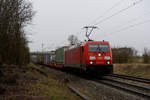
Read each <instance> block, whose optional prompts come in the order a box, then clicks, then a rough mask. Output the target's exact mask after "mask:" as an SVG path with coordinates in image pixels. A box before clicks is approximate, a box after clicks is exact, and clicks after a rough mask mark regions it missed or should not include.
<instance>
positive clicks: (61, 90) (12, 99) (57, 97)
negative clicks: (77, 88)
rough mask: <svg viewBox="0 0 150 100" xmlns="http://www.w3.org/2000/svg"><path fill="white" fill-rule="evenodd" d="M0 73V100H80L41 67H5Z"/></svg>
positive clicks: (0, 68) (1, 68) (31, 65)
mask: <svg viewBox="0 0 150 100" xmlns="http://www.w3.org/2000/svg"><path fill="white" fill-rule="evenodd" d="M0 72H1V73H0V74H2V75H1V77H0V79H1V82H0V100H80V97H78V96H76V95H75V94H74V93H72V92H71V91H70V90H69V89H68V88H67V87H66V85H65V84H64V83H63V81H62V82H60V81H57V80H56V79H55V78H53V76H52V75H51V73H49V72H48V70H46V69H44V68H42V67H40V66H36V65H33V64H30V65H27V66H24V67H20V68H18V66H15V65H11V66H8V65H3V67H0Z"/></svg>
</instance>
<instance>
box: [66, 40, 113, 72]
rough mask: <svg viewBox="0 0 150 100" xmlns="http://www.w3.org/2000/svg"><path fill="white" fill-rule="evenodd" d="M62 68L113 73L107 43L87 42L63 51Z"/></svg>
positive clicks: (109, 49) (109, 48) (110, 54)
mask: <svg viewBox="0 0 150 100" xmlns="http://www.w3.org/2000/svg"><path fill="white" fill-rule="evenodd" d="M64 67H74V68H80V69H83V70H85V71H88V72H89V71H90V72H93V71H94V72H95V71H97V72H100V73H105V74H110V73H113V64H112V53H111V47H110V45H109V42H107V41H87V42H83V43H81V45H79V46H73V47H70V48H68V49H66V50H65V65H64Z"/></svg>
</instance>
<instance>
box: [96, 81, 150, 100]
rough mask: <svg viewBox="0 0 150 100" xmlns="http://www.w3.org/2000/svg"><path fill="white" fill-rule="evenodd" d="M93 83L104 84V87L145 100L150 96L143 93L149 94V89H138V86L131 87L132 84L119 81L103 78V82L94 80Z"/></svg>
mask: <svg viewBox="0 0 150 100" xmlns="http://www.w3.org/2000/svg"><path fill="white" fill-rule="evenodd" d="M93 81H95V82H98V83H101V84H104V85H106V86H110V87H112V88H116V89H119V90H122V91H125V92H127V93H130V94H133V95H136V96H139V97H142V98H144V99H146V100H149V99H150V94H148V93H145V91H146V92H147V91H149V92H150V89H148V88H145V87H140V86H136V85H132V84H128V83H124V82H119V81H115V80H111V79H106V78H103V80H99V79H94V80H93ZM118 84H119V85H120V86H119V85H118Z"/></svg>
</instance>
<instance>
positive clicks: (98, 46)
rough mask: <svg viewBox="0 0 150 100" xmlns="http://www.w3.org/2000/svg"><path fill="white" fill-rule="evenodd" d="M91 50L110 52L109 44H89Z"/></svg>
mask: <svg viewBox="0 0 150 100" xmlns="http://www.w3.org/2000/svg"><path fill="white" fill-rule="evenodd" d="M88 47H89V52H109V47H108V45H107V44H89V45H88Z"/></svg>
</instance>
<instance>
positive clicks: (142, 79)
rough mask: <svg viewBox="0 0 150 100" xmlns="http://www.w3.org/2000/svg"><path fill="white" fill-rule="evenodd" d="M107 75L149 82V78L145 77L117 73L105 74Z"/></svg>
mask: <svg viewBox="0 0 150 100" xmlns="http://www.w3.org/2000/svg"><path fill="white" fill-rule="evenodd" d="M107 76H112V77H117V78H122V79H127V80H133V81H138V82H142V83H149V84H150V79H145V78H138V77H133V76H127V75H119V74H111V75H107Z"/></svg>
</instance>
